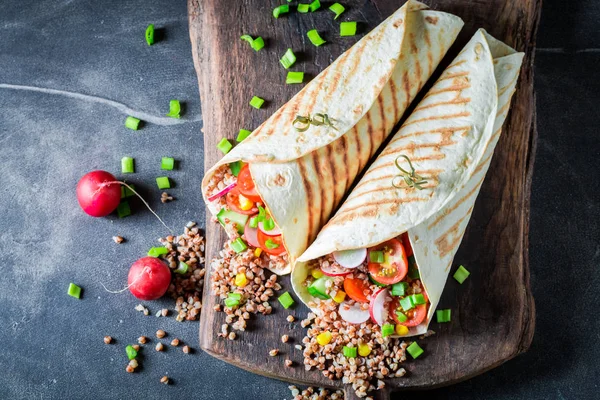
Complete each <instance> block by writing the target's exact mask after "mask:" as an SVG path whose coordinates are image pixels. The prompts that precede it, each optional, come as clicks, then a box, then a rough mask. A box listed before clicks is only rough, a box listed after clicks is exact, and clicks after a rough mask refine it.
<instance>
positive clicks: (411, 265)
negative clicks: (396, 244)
mask: <svg viewBox="0 0 600 400" xmlns="http://www.w3.org/2000/svg"><path fill="white" fill-rule="evenodd" d="M408 277H409V278H410V279H419V278H420V277H421V274H419V269H418V268H417V261H416V260H415V256H414V255H412V256H410V257H408Z"/></svg>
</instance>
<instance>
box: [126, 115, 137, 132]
mask: <svg viewBox="0 0 600 400" xmlns="http://www.w3.org/2000/svg"><path fill="white" fill-rule="evenodd" d="M139 126H140V120H139V119H137V118H136V117H132V116H131V115H130V116H128V117H127V118H126V119H125V128H129V129H132V130H134V131H137V130H138V128H139Z"/></svg>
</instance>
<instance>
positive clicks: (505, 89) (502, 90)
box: [498, 74, 519, 97]
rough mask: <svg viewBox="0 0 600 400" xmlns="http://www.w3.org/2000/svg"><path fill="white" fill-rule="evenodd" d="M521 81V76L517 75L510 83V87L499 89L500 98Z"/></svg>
mask: <svg viewBox="0 0 600 400" xmlns="http://www.w3.org/2000/svg"><path fill="white" fill-rule="evenodd" d="M517 79H519V75H518V74H517V75H515V77H514V78H513V79H512V81H510V82H509V83H508V85H506V86H504V87H503V88H501V89H498V97H500V96H502V95H503V94H504V93H505V92H506V91H507V90H508V89H510V88H511V87H512V86H513V84H514V83H515V82H516V81H517Z"/></svg>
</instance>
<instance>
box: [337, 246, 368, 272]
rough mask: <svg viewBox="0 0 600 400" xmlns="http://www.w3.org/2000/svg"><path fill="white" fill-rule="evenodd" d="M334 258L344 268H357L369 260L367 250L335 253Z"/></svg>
mask: <svg viewBox="0 0 600 400" xmlns="http://www.w3.org/2000/svg"><path fill="white" fill-rule="evenodd" d="M333 258H335V261H337V262H338V264H340V265H341V266H342V267H344V268H356V267H358V266H359V265H361V264H362V263H363V261H365V258H367V249H365V248H362V249H352V250H340V251H334V252H333Z"/></svg>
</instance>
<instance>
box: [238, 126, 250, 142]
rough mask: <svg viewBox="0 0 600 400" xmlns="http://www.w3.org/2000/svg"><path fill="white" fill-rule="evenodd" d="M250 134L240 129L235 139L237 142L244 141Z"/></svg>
mask: <svg viewBox="0 0 600 400" xmlns="http://www.w3.org/2000/svg"><path fill="white" fill-rule="evenodd" d="M251 133H252V132H250V131H249V130H247V129H240V131H239V132H238V135H237V138H236V139H235V140H236V141H237V142H241V141H242V140H244V139H246V138H247V137H248V136H250V134H251Z"/></svg>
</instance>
